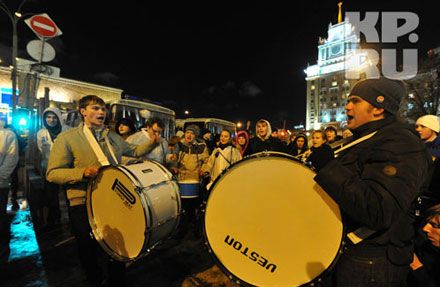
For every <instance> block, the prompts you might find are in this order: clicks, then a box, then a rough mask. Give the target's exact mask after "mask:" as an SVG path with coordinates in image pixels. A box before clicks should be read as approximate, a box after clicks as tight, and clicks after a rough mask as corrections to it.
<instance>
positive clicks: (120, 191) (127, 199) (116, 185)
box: [112, 179, 136, 208]
mask: <svg viewBox="0 0 440 287" xmlns="http://www.w3.org/2000/svg"><path fill="white" fill-rule="evenodd" d="M112 190H113V191H114V192H116V194H117V195H118V196H119V197H120V198H121V199H122V202H123V203H124V205H125V206H127V207H128V208H132V206H133V204H135V203H136V198H135V197H134V195H133V194H131V192H130V191H129V190H128V189H127V188H126V187H125V186H124V185H123V184H122V182H120V181H119V180H118V179H115V181H114V182H113V185H112Z"/></svg>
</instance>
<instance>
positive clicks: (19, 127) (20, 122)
mask: <svg viewBox="0 0 440 287" xmlns="http://www.w3.org/2000/svg"><path fill="white" fill-rule="evenodd" d="M12 126H13V127H14V129H15V130H16V131H18V132H25V131H26V130H29V128H30V127H31V126H32V113H31V111H30V110H29V109H24V108H17V109H16V110H15V111H14V112H13V114H12Z"/></svg>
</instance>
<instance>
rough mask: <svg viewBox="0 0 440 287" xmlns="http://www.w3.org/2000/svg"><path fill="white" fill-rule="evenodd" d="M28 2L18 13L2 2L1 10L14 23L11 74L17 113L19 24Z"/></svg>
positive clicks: (13, 102) (13, 98)
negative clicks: (23, 9) (22, 10)
mask: <svg viewBox="0 0 440 287" xmlns="http://www.w3.org/2000/svg"><path fill="white" fill-rule="evenodd" d="M26 1H27V0H23V1H22V2H21V3H20V5H19V6H18V8H17V11H15V12H14V13H12V11H11V10H10V9H9V8H8V6H7V5H6V4H5V2H3V1H2V0H0V10H2V11H3V12H5V14H6V15H7V16H8V17H9V19H10V20H11V23H12V59H11V60H12V72H11V81H12V108H13V110H14V111H15V108H16V106H17V99H18V96H17V56H18V35H17V23H18V21H19V20H20V18H21V17H22V14H21V8H22V7H23V4H24V3H25V2H26Z"/></svg>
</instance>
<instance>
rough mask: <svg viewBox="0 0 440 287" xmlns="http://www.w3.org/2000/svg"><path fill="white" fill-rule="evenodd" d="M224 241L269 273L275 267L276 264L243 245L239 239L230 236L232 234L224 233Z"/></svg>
mask: <svg viewBox="0 0 440 287" xmlns="http://www.w3.org/2000/svg"><path fill="white" fill-rule="evenodd" d="M225 242H226V244H228V245H229V246H231V247H232V248H234V249H235V250H237V251H238V252H240V253H241V254H242V255H244V256H246V257H247V258H249V259H250V260H252V261H254V262H255V263H257V264H258V265H260V266H261V267H263V268H266V270H270V272H271V273H274V272H275V270H276V269H277V266H276V265H275V264H273V263H269V260H268V259H266V258H265V257H263V256H262V255H260V254H259V253H257V252H256V251H252V250H250V249H249V247H246V246H244V245H243V244H242V243H241V242H240V241H238V240H235V239H234V238H232V236H229V235H226V238H225Z"/></svg>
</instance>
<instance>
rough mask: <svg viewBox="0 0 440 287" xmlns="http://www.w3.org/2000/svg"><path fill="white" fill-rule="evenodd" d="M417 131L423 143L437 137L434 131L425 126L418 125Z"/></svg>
mask: <svg viewBox="0 0 440 287" xmlns="http://www.w3.org/2000/svg"><path fill="white" fill-rule="evenodd" d="M416 131H417V132H418V133H419V136H420V138H421V139H422V141H427V140H429V139H431V138H434V137H436V136H437V135H436V134H435V132H434V131H433V130H431V129H430V128H427V127H425V126H423V125H416Z"/></svg>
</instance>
